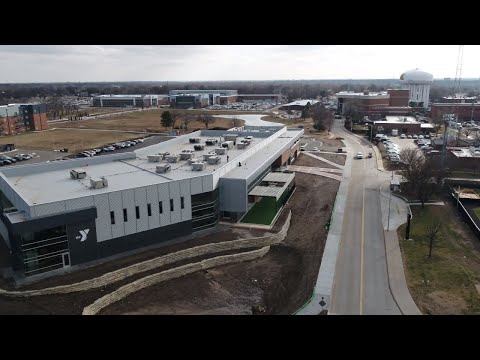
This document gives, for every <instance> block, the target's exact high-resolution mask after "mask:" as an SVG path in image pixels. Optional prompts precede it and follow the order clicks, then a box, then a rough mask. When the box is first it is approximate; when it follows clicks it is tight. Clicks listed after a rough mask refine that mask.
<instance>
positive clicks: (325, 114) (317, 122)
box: [311, 106, 333, 131]
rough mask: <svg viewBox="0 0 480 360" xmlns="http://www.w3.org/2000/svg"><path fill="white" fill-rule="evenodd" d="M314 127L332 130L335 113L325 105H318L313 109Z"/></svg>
mask: <svg viewBox="0 0 480 360" xmlns="http://www.w3.org/2000/svg"><path fill="white" fill-rule="evenodd" d="M311 113H312V119H313V127H314V128H315V129H317V130H328V131H330V129H331V127H332V124H333V114H332V112H331V111H330V110H328V109H327V108H325V107H324V106H317V107H315V108H314V109H313V110H311Z"/></svg>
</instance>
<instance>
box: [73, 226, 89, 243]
mask: <svg viewBox="0 0 480 360" xmlns="http://www.w3.org/2000/svg"><path fill="white" fill-rule="evenodd" d="M89 231H90V229H85V230H80V231H79V233H80V236H79V235H77V236H76V237H75V239H77V240H80V242H82V241H85V240H87V236H88V232H89Z"/></svg>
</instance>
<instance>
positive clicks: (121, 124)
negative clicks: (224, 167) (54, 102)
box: [55, 109, 245, 132]
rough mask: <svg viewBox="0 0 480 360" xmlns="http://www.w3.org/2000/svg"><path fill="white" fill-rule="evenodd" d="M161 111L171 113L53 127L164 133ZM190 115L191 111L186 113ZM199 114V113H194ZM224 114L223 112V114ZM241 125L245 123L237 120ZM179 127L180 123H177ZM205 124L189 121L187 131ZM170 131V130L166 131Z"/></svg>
mask: <svg viewBox="0 0 480 360" xmlns="http://www.w3.org/2000/svg"><path fill="white" fill-rule="evenodd" d="M163 111H172V110H169V109H154V110H149V111H135V112H131V113H125V114H119V115H111V116H108V117H103V118H98V119H93V120H84V121H75V122H66V123H61V124H55V127H61V128H84V129H85V128H86V129H104V130H125V131H128V130H130V131H153V132H165V131H166V129H165V128H164V127H163V126H162V125H161V124H160V116H161V113H162V112H163ZM188 113H189V114H190V113H192V112H191V111H189V112H188ZM194 113H195V114H199V113H201V112H194ZM209 113H210V112H209ZM224 113H225V112H224ZM238 121H239V122H240V123H241V125H243V124H244V123H245V122H244V121H243V120H238ZM178 125H180V122H179V123H178ZM208 127H209V128H215V127H221V128H225V129H229V128H231V127H233V122H232V119H223V118H214V121H212V122H211V123H210V124H209V125H208ZM204 128H205V124H204V123H202V122H199V121H191V122H189V124H188V129H189V130H190V131H191V130H194V129H204ZM168 130H170V128H169V129H168Z"/></svg>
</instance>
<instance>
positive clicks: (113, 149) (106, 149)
mask: <svg viewBox="0 0 480 360" xmlns="http://www.w3.org/2000/svg"><path fill="white" fill-rule="evenodd" d="M102 150H103V152H109V151H115V148H114V147H113V146H105V147H104V148H103V149H102Z"/></svg>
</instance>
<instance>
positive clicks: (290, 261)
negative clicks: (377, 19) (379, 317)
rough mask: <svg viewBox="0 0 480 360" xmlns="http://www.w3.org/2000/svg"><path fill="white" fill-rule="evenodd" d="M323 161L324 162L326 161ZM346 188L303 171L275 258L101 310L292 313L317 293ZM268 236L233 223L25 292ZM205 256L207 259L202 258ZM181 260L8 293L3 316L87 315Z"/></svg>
mask: <svg viewBox="0 0 480 360" xmlns="http://www.w3.org/2000/svg"><path fill="white" fill-rule="evenodd" d="M300 158H302V157H300ZM316 164H317V166H318V167H322V164H321V163H320V162H319V161H318V162H317V163H316ZM338 187H339V182H338V181H336V180H333V179H329V178H324V177H321V176H318V175H311V174H304V173H297V174H296V189H295V192H294V193H293V195H292V197H291V198H290V200H289V202H288V203H287V205H286V206H285V208H284V210H283V212H282V214H281V215H280V217H279V219H278V221H277V224H276V225H275V227H274V228H273V229H272V231H273V232H277V231H278V230H279V229H280V228H281V226H282V225H283V223H284V222H285V219H286V218H287V216H288V213H289V210H291V211H292V219H291V224H290V229H289V231H288V234H287V238H286V239H285V240H284V241H283V243H281V244H280V245H274V246H271V248H270V251H269V252H268V253H267V255H265V256H264V257H262V258H260V259H257V260H253V261H249V262H243V263H237V264H231V265H225V266H219V267H217V268H213V269H210V270H207V271H200V272H196V273H193V274H190V275H186V276H184V277H182V278H178V279H173V280H169V281H165V282H163V283H160V284H157V285H153V286H150V287H148V288H145V289H143V290H140V291H138V292H136V293H134V294H132V295H130V296H127V297H126V298H124V299H123V300H120V301H118V302H116V303H114V304H112V305H110V306H109V307H107V308H105V309H104V310H103V311H102V312H101V313H100V314H252V313H253V314H292V313H293V312H294V311H296V310H297V309H298V308H300V307H301V306H302V305H303V304H304V303H305V302H306V301H307V300H308V299H309V297H310V296H311V294H312V291H313V287H314V285H315V282H316V279H317V275H318V270H319V268H320V262H321V258H322V255H323V249H324V245H325V241H326V237H327V224H328V223H329V220H330V216H331V212H332V207H333V204H334V200H335V196H336V192H337V190H338ZM221 226H223V225H221ZM264 234H265V232H264V231H260V230H248V229H244V228H232V227H228V228H226V229H223V230H219V231H217V232H216V233H215V234H209V235H205V236H202V237H200V238H196V239H192V240H189V241H187V242H183V243H178V244H175V245H169V246H166V247H163V248H159V249H154V250H149V251H147V252H143V253H139V254H137V255H132V256H129V257H125V258H123V259H119V260H114V261H110V262H108V263H105V264H103V265H98V266H96V267H92V268H88V269H84V270H81V271H78V272H75V273H72V274H67V275H64V276H60V277H56V278H51V279H46V280H44V281H42V282H41V283H36V284H32V285H30V286H26V287H23V288H22V289H27V288H29V289H33V288H36V289H38V288H43V287H48V286H56V285H60V284H69V283H74V282H78V281H81V280H84V279H89V278H93V277H95V276H99V275H101V274H103V273H106V272H109V271H113V270H115V269H119V268H122V267H125V266H128V265H130V264H134V263H137V262H140V261H143V260H146V259H149V258H153V257H156V256H159V255H162V254H165V253H168V252H172V251H178V250H181V249H184V248H187V247H192V246H197V245H201V244H205V243H211V242H219V241H227V240H233V239H238V238H247V237H255V236H262V235H264ZM198 260H201V258H200V257H199V258H196V259H195V261H198ZM189 261H192V260H191V259H190V260H189ZM179 265H183V263H182V262H176V263H173V264H171V265H167V266H163V267H161V268H158V269H154V270H151V271H147V272H143V273H141V274H137V275H134V276H131V277H129V278H127V279H125V280H122V281H119V282H117V283H114V284H111V285H108V286H105V287H103V288H99V289H95V290H89V291H85V292H78V293H73V294H68V295H48V296H35V297H31V298H24V299H23V298H20V299H18V298H9V297H5V296H0V313H1V314H81V313H82V310H83V308H84V307H85V306H87V305H89V304H91V303H93V302H94V301H95V300H96V299H98V298H100V297H102V296H104V295H105V294H108V293H111V292H112V291H114V290H116V289H118V288H119V287H120V286H122V285H125V284H127V283H130V282H132V281H134V280H136V279H139V278H142V277H145V276H147V275H149V274H152V273H157V272H159V271H163V270H165V269H167V268H172V267H177V266H179ZM0 286H1V287H2V288H10V289H11V288H12V286H11V284H8V283H5V282H3V283H2V284H0Z"/></svg>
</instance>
